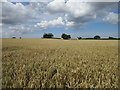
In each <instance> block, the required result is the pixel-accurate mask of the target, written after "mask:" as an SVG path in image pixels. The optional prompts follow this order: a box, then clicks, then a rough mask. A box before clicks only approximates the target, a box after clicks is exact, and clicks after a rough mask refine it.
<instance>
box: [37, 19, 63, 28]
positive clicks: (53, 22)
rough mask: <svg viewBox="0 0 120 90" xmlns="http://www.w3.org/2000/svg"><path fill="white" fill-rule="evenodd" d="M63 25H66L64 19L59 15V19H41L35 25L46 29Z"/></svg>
mask: <svg viewBox="0 0 120 90" xmlns="http://www.w3.org/2000/svg"><path fill="white" fill-rule="evenodd" d="M63 25H64V22H63V19H62V18H61V17H58V18H57V19H54V20H51V21H41V22H40V23H37V24H36V25H35V27H37V28H40V29H41V30H44V29H47V28H50V27H58V26H63Z"/></svg>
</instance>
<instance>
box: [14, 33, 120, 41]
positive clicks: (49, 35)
mask: <svg viewBox="0 0 120 90" xmlns="http://www.w3.org/2000/svg"><path fill="white" fill-rule="evenodd" d="M12 38H13V39H15V38H16V37H15V36H14V37H12ZM19 38H20V39H21V38H22V37H19ZM42 38H53V39H61V38H62V39H67V40H68V39H71V35H68V34H65V33H63V34H62V35H61V38H55V37H54V35H53V34H52V33H44V34H43V37H42ZM77 39H78V40H80V39H105V40H106V39H110V40H118V39H119V40H120V38H114V37H111V36H110V37H108V38H101V37H100V36H99V35H95V36H94V37H93V38H82V37H80V36H79V37H77Z"/></svg>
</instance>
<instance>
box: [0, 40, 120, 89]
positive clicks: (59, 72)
mask: <svg viewBox="0 0 120 90" xmlns="http://www.w3.org/2000/svg"><path fill="white" fill-rule="evenodd" d="M2 44H3V45H2V46H3V47H2V73H3V74H2V87H3V88H118V74H117V72H118V69H117V68H118V41H117V40H59V39H58V40H57V39H2Z"/></svg>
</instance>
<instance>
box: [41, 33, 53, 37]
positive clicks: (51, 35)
mask: <svg viewBox="0 0 120 90" xmlns="http://www.w3.org/2000/svg"><path fill="white" fill-rule="evenodd" d="M43 38H53V34H52V33H48V34H47V33H45V34H44V35H43Z"/></svg>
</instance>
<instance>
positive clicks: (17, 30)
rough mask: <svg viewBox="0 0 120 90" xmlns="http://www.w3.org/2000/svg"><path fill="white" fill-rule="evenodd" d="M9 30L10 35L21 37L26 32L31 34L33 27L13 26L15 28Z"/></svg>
mask: <svg viewBox="0 0 120 90" xmlns="http://www.w3.org/2000/svg"><path fill="white" fill-rule="evenodd" d="M9 30H11V32H12V34H16V35H22V34H25V33H28V32H32V31H33V26H29V25H15V26H11V27H9Z"/></svg>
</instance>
